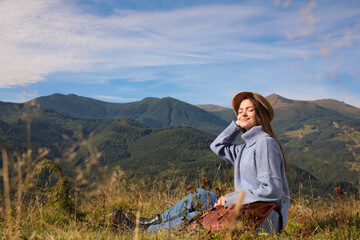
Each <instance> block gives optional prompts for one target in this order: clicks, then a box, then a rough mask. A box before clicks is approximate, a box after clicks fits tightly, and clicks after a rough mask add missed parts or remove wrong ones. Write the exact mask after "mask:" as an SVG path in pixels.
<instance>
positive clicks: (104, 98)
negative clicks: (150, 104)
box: [94, 95, 140, 102]
mask: <svg viewBox="0 0 360 240" xmlns="http://www.w3.org/2000/svg"><path fill="white" fill-rule="evenodd" d="M94 98H99V99H102V100H108V101H115V102H134V101H139V100H140V99H135V98H124V97H119V96H104V95H95V96H94Z"/></svg>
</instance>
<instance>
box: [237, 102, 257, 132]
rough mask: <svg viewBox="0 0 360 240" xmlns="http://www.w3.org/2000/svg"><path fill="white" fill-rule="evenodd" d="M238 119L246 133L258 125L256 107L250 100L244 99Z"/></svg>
mask: <svg viewBox="0 0 360 240" xmlns="http://www.w3.org/2000/svg"><path fill="white" fill-rule="evenodd" d="M237 118H238V120H239V122H240V127H242V128H245V129H246V131H249V130H250V129H251V128H252V127H253V126H256V125H258V122H257V121H256V112H255V107H254V104H253V103H252V102H251V101H250V99H244V100H243V101H242V102H241V103H240V106H239V109H238V115H237Z"/></svg>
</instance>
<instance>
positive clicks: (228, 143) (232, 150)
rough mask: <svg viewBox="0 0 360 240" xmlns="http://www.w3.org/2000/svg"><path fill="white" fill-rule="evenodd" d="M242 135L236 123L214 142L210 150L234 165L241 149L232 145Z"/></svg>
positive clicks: (231, 124)
mask: <svg viewBox="0 0 360 240" xmlns="http://www.w3.org/2000/svg"><path fill="white" fill-rule="evenodd" d="M239 133H240V128H239V127H238V126H237V125H236V123H235V122H234V121H232V122H231V123H230V125H229V126H228V127H227V128H226V129H225V130H224V131H223V132H222V133H220V135H219V136H218V137H217V138H216V139H215V140H214V142H213V143H212V144H211V145H210V149H211V150H212V151H213V152H214V153H216V154H217V155H218V156H219V157H221V158H222V159H224V160H226V161H228V162H230V163H232V164H234V162H235V159H236V157H237V154H238V152H239V147H238V146H237V145H234V144H232V142H233V141H234V140H235V139H236V137H237V136H238V135H239Z"/></svg>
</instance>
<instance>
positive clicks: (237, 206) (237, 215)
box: [228, 191, 245, 232]
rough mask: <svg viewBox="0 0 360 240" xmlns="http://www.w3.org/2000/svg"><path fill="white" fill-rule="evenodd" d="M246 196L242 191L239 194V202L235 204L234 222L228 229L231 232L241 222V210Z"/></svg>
mask: <svg viewBox="0 0 360 240" xmlns="http://www.w3.org/2000/svg"><path fill="white" fill-rule="evenodd" d="M244 196H245V193H244V191H240V192H239V200H238V201H237V203H236V204H235V207H234V215H233V217H232V221H231V223H230V224H229V227H228V231H229V232H233V231H234V230H235V229H236V227H237V225H238V222H239V221H238V219H239V217H240V208H241V206H242V202H243V200H244Z"/></svg>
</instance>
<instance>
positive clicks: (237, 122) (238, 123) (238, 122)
mask: <svg viewBox="0 0 360 240" xmlns="http://www.w3.org/2000/svg"><path fill="white" fill-rule="evenodd" d="M235 124H236V125H237V126H238V127H240V120H239V119H238V120H236V122H235Z"/></svg>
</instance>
